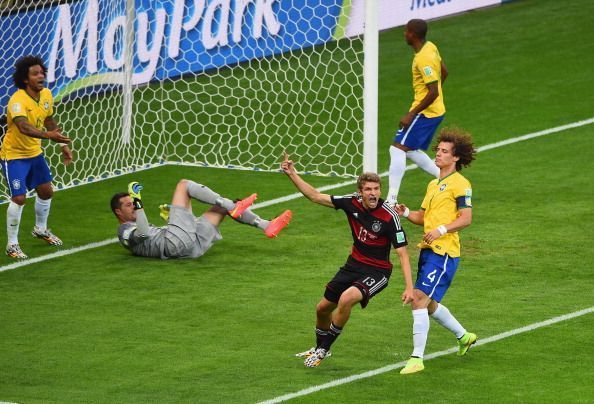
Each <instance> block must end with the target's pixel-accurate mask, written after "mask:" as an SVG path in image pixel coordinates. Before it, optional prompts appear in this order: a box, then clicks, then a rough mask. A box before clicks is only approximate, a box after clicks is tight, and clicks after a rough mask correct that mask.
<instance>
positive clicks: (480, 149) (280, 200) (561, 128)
mask: <svg viewBox="0 0 594 404" xmlns="http://www.w3.org/2000/svg"><path fill="white" fill-rule="evenodd" d="M591 123H594V117H592V118H590V119H585V120H583V121H577V122H572V123H569V124H567V125H561V126H556V127H554V128H549V129H545V130H541V131H538V132H533V133H529V134H527V135H523V136H518V137H514V138H511V139H507V140H502V141H501V142H495V143H491V144H488V145H485V146H481V147H478V148H477V151H478V152H483V151H486V150H491V149H495V148H498V147H502V146H507V145H510V144H513V143H517V142H522V141H524V140H528V139H533V138H535V137H539V136H545V135H550V134H552V133H557V132H562V131H564V130H567V129H573V128H578V127H580V126H585V125H590V124H591ZM415 168H417V166H416V165H415V164H411V165H408V166H406V170H407V171H409V170H413V169H415ZM380 175H381V176H382V177H385V176H386V175H388V172H387V171H386V172H383V173H381V174H380ZM354 183H356V180H349V181H343V182H339V183H337V184H332V185H325V186H323V187H319V188H317V189H318V190H319V191H322V192H324V191H329V190H332V189H337V188H342V187H345V186H348V185H352V184H354ZM301 197H303V195H302V194H301V193H295V194H291V195H287V196H283V197H280V198H276V199H271V200H269V201H265V202H262V203H257V204H255V205H254V206H253V207H252V209H258V208H264V207H266V206H271V205H276V204H279V203H283V202H287V201H290V200H293V199H297V198H301ZM117 241H118V239H117V238H113V239H109V240H104V241H99V242H95V243H90V244H85V245H82V246H80V247H75V248H70V249H67V250H61V251H58V252H55V253H52V254H47V255H42V256H40V257H36V258H31V259H28V260H25V261H19V262H15V263H14V264H9V265H5V266H3V267H0V272H3V271H8V270H9V269H15V268H19V267H23V266H26V265H31V264H35V263H37V262H42V261H46V260H50V259H52V258H57V257H63V256H65V255H70V254H75V253H77V252H80V251H85V250H90V249H92V248H97V247H103V246H105V245H108V244H111V243H115V242H117Z"/></svg>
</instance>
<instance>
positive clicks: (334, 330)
mask: <svg viewBox="0 0 594 404" xmlns="http://www.w3.org/2000/svg"><path fill="white" fill-rule="evenodd" d="M341 332H342V327H339V326H337V325H336V324H334V323H330V329H329V330H328V334H327V335H326V337H325V338H324V339H322V343H321V344H320V346H319V348H323V349H325V350H326V351H329V350H330V347H331V346H332V344H333V343H334V341H336V338H338V336H339V335H340V333H341Z"/></svg>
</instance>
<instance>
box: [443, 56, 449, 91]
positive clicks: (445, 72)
mask: <svg viewBox="0 0 594 404" xmlns="http://www.w3.org/2000/svg"><path fill="white" fill-rule="evenodd" d="M448 73H449V72H448V68H447V67H446V65H445V63H444V62H443V60H442V61H441V85H442V86H443V82H444V81H445V80H446V78H447V77H448Z"/></svg>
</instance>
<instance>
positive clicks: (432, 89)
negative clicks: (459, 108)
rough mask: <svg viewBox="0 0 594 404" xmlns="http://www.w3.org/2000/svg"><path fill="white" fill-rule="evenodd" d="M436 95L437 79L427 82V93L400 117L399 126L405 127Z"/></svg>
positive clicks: (437, 91)
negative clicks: (417, 103)
mask: <svg viewBox="0 0 594 404" xmlns="http://www.w3.org/2000/svg"><path fill="white" fill-rule="evenodd" d="M438 96H439V86H438V84H437V81H434V82H432V83H429V84H427V94H426V95H425V97H424V98H423V99H422V100H421V102H420V103H419V105H417V106H416V107H414V108H413V109H411V110H410V111H408V113H407V114H406V115H404V116H403V117H402V118H400V127H401V128H406V127H407V126H409V125H410V124H411V123H412V121H413V119H415V116H416V115H417V114H419V113H420V112H421V111H423V110H425V109H426V108H427V107H428V106H429V105H431V104H433V101H435V100H436V99H437V97H438Z"/></svg>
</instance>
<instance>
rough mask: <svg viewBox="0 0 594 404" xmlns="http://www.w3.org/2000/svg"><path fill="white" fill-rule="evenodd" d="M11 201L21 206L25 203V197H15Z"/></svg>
mask: <svg viewBox="0 0 594 404" xmlns="http://www.w3.org/2000/svg"><path fill="white" fill-rule="evenodd" d="M11 201H13V202H14V203H16V204H17V205H19V206H23V205H24V204H25V202H26V201H27V197H26V196H25V195H16V196H13V197H12V198H11Z"/></svg>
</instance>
